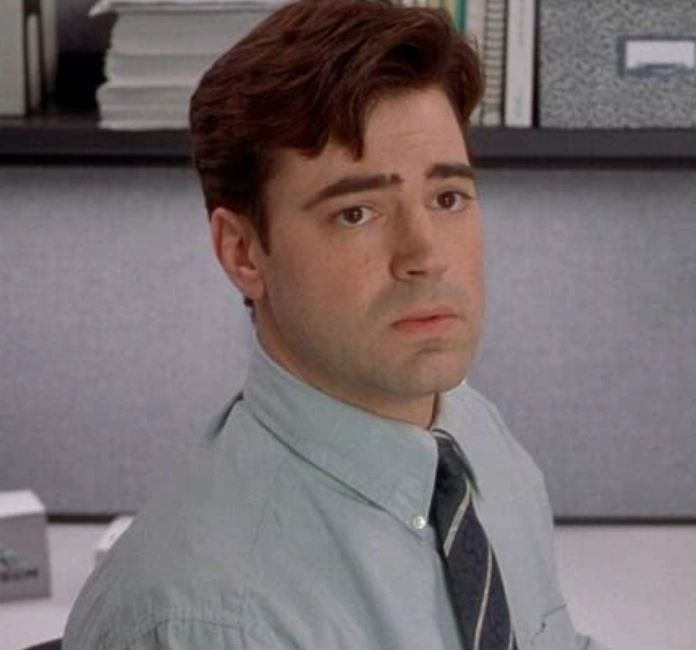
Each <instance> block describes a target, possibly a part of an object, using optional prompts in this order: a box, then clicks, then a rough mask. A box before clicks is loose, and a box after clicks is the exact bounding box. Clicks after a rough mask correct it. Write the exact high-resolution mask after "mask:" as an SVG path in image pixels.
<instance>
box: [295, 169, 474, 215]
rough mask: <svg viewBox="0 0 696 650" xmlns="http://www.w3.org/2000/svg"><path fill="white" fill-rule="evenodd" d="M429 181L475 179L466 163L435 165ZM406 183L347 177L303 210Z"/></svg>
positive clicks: (395, 179)
mask: <svg viewBox="0 0 696 650" xmlns="http://www.w3.org/2000/svg"><path fill="white" fill-rule="evenodd" d="M425 177H426V178H428V179H431V178H442V179H444V178H452V177H459V178H469V179H471V180H474V179H475V174H474V170H473V168H472V167H471V165H469V164H467V163H464V162H451V163H435V164H434V165H433V166H432V167H431V168H430V169H429V170H428V171H427V172H426V174H425ZM403 182H404V180H403V178H401V176H399V175H398V174H389V175H387V174H371V175H362V176H360V175H358V176H345V177H343V178H340V179H338V180H337V181H335V182H333V183H331V184H330V185H327V186H326V187H324V188H322V189H321V190H319V191H318V192H317V193H316V194H315V195H314V196H313V197H312V198H311V199H309V201H307V202H306V203H305V204H304V205H303V206H302V209H303V210H311V209H312V208H313V207H315V206H316V205H317V204H318V203H321V202H322V201H326V200H327V199H332V198H334V197H337V196H342V195H344V194H353V193H355V192H364V191H366V190H377V189H382V188H384V187H392V186H394V185H401V184H402V183H403Z"/></svg>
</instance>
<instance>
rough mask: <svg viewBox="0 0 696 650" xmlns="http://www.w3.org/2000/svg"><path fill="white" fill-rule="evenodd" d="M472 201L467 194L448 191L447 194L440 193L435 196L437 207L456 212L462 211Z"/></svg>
mask: <svg viewBox="0 0 696 650" xmlns="http://www.w3.org/2000/svg"><path fill="white" fill-rule="evenodd" d="M472 200H473V197H472V196H469V195H468V194H464V193H463V192H457V191H454V190H448V191H447V192H440V194H438V195H437V199H436V202H437V207H439V208H444V209H445V210H450V211H452V212H456V211H457V210H463V209H464V208H465V207H466V205H467V203H469V201H472Z"/></svg>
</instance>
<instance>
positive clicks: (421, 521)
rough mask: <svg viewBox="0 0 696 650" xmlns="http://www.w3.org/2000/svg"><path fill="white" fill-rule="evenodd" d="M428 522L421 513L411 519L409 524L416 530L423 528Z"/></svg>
mask: <svg viewBox="0 0 696 650" xmlns="http://www.w3.org/2000/svg"><path fill="white" fill-rule="evenodd" d="M427 523H428V522H427V521H426V519H425V517H423V516H422V515H416V516H415V517H414V518H413V519H411V524H412V525H413V527H414V528H415V529H416V530H423V529H424V528H425V526H426V524H427Z"/></svg>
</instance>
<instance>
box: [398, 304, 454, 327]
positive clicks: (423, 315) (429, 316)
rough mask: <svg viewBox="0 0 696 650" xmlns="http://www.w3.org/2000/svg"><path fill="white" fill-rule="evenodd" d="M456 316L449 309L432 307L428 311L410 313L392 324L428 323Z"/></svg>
mask: <svg viewBox="0 0 696 650" xmlns="http://www.w3.org/2000/svg"><path fill="white" fill-rule="evenodd" d="M457 316H458V314H457V313H456V312H455V311H454V310H453V309H450V308H449V307H433V308H430V309H420V310H417V311H413V312H410V313H408V314H406V315H405V316H402V317H401V318H399V319H398V320H396V321H394V323H393V324H394V325H397V324H399V323H403V322H404V321H428V320H434V319H437V318H451V317H457Z"/></svg>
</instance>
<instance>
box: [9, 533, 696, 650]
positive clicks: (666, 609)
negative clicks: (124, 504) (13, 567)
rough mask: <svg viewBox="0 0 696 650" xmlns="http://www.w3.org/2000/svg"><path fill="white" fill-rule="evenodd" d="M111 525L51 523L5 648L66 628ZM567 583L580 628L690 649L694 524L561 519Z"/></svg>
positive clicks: (667, 649) (647, 646)
mask: <svg viewBox="0 0 696 650" xmlns="http://www.w3.org/2000/svg"><path fill="white" fill-rule="evenodd" d="M105 529H106V526H105V525H82V524H80V525H76V524H54V525H51V526H49V532H48V534H49V553H50V559H51V579H52V585H53V596H52V597H51V598H41V599H35V600H24V601H16V602H8V603H0V630H2V635H1V636H0V650H19V649H20V648H24V647H26V646H28V645H31V644H33V643H38V642H40V641H45V640H47V639H49V638H54V637H57V636H61V635H62V632H63V628H64V626H65V621H66V620H67V617H68V613H69V612H70V608H71V607H72V604H73V602H74V601H75V598H77V594H78V593H79V591H80V588H81V586H82V584H83V583H84V581H85V580H86V579H87V576H88V575H89V572H90V571H91V569H92V567H93V566H94V549H95V548H96V545H97V542H98V540H99V538H100V537H101V535H102V534H103V532H104V531H105ZM556 555H557V559H558V566H559V572H560V577H561V583H562V584H563V588H564V591H565V594H566V597H567V599H568V603H569V607H570V611H571V614H572V617H573V620H574V622H575V624H576V627H577V628H578V630H580V631H582V632H585V633H588V634H591V635H592V636H594V637H595V638H596V639H597V640H599V641H602V642H603V643H604V644H607V645H608V646H609V647H610V648H611V649H612V650H654V649H655V648H660V650H692V649H693V647H694V639H696V616H695V615H694V614H695V613H696V526H599V525H597V526H595V525H592V526H589V525H588V526H557V527H556Z"/></svg>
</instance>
